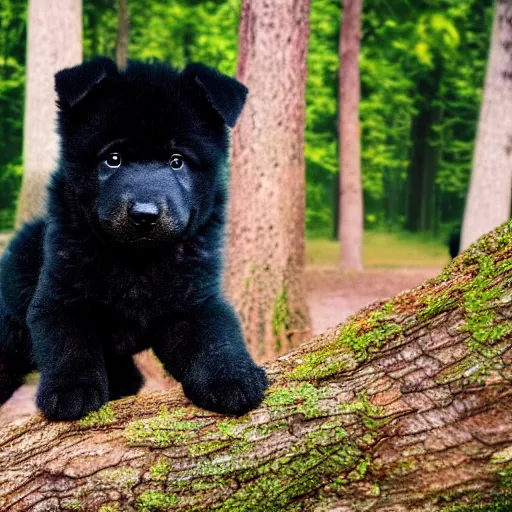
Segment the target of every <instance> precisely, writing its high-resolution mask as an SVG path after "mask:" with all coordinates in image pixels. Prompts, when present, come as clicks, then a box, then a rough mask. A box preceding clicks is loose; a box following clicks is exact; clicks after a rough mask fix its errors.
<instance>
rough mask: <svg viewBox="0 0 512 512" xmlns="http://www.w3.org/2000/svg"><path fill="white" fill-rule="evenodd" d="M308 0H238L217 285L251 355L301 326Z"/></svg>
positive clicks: (283, 344) (304, 318)
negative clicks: (239, 101) (221, 283)
mask: <svg viewBox="0 0 512 512" xmlns="http://www.w3.org/2000/svg"><path fill="white" fill-rule="evenodd" d="M308 33H309V0H281V1H279V2H267V1H265V0H247V1H244V2H243V6H242V18H241V24H240V29H239V50H238V71H237V77H238V79H239V80H240V81H241V82H242V83H244V84H246V85H247V87H248V88H249V97H248V102H247V105H246V106H245V109H244V112H243V114H242V117H241V119H240V121H239V124H238V127H237V128H236V129H235V132H234V135H233V155H232V178H231V189H232V194H231V195H232V198H231V203H230V211H229V220H230V222H229V238H228V258H227V259H228V271H227V273H226V288H227V291H228V294H229V296H230V297H231V299H232V300H233V302H234V304H235V307H236V309H237V311H238V313H239V314H240V316H241V319H242V323H243V327H244V332H245V336H246V341H247V344H248V346H249V349H250V351H251V352H252V354H253V356H254V357H256V358H257V359H260V360H261V359H269V358H272V357H274V356H275V355H276V354H281V353H285V352H287V351H289V349H290V348H291V347H293V346H297V345H298V344H299V343H300V342H301V341H302V340H303V339H304V338H305V336H307V335H308V334H309V325H310V321H309V314H308V311H307V305H306V301H305V292H304V280H303V267H304V260H305V248H304V215H305V164H304V117H305V85H306V53H307V42H308Z"/></svg>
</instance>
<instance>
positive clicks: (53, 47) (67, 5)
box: [17, 0, 82, 225]
mask: <svg viewBox="0 0 512 512" xmlns="http://www.w3.org/2000/svg"><path fill="white" fill-rule="evenodd" d="M81 60H82V2H81V0H30V1H29V7H28V28H27V82H26V93H25V94H26V95H25V120H24V136H23V165H24V170H23V184H22V188H21V195H20V199H19V204H18V216H17V224H18V225H20V224H21V223H23V222H24V221H26V220H29V219H31V218H33V217H34V216H36V215H38V214H40V213H42V211H43V209H44V204H45V196H46V185H47V182H48V178H49V176H50V173H51V172H52V171H53V169H54V167H55V162H56V159H57V153H58V139H57V133H56V131H55V122H56V112H57V110H56V106H55V99H56V97H55V92H54V89H53V85H54V84H53V75H54V74H55V73H56V72H57V71H59V70H60V69H62V68H66V67H70V66H74V65H75V64H78V63H80V61H81Z"/></svg>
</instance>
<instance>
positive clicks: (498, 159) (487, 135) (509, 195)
mask: <svg viewBox="0 0 512 512" xmlns="http://www.w3.org/2000/svg"><path fill="white" fill-rule="evenodd" d="M511 200H512V1H511V0H497V2H496V13H495V17H494V25H493V29H492V39H491V50H490V55H489V63H488V65H487V74H486V77H485V88H484V97H483V102H482V109H481V112H480V120H479V122H478V131H477V138H476V145H475V155H474V162H473V171H472V175H471V182H470V186H469V193H468V197H467V202H466V210H465V212H464V222H463V226H462V239H461V249H462V250H464V249H465V248H466V247H468V246H469V245H470V244H471V243H473V242H474V241H475V240H476V239H477V238H478V237H480V236H481V235H482V234H484V233H487V232H488V231H490V230H491V229H493V228H494V227H495V226H498V225H500V224H502V223H503V222H506V221H507V220H508V219H510V204H511Z"/></svg>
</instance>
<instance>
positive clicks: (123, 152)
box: [55, 58, 247, 245]
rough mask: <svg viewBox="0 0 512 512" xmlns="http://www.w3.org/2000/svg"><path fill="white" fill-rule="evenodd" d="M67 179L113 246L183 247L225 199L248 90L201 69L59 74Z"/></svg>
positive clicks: (83, 68) (106, 68) (101, 64)
mask: <svg viewBox="0 0 512 512" xmlns="http://www.w3.org/2000/svg"><path fill="white" fill-rule="evenodd" d="M55 88H56V91H57V95H58V106H59V118H58V120H59V132H60V136H61V166H60V173H61V175H63V177H64V181H65V183H66V186H67V187H68V188H70V189H71V191H72V192H71V195H72V196H73V200H72V201H68V202H67V204H68V207H71V208H78V209H79V210H80V211H81V212H82V213H83V214H85V216H86V217H87V219H88V221H89V222H90V223H91V225H92V226H93V228H94V229H95V231H96V232H97V233H98V234H99V235H100V236H101V237H102V238H104V239H106V240H111V241H116V242H122V243H130V244H135V245H154V244H160V243H166V242H175V241H178V240H180V239H182V238H183V237H184V236H187V235H189V234H191V233H193V232H194V231H195V230H197V228H198V227H200V226H201V225H203V224H204V223H205V222H207V220H208V218H209V216H210V215H211V213H212V211H213V209H214V207H215V204H216V202H218V201H219V200H220V198H222V197H223V196H224V184H225V168H226V164H227V159H228V151H229V129H228V128H232V127H233V126H234V125H235V123H236V121H237V119H238V117H239V115H240V113H241V111H242V108H243V105H244V103H245V98H246V95H247V89H246V88H245V87H244V86H243V85H242V84H240V83H239V82H237V81H236V80H235V79H233V78H230V77H228V76H226V75H223V74H221V73H218V72H217V71H214V70H213V69H211V68H209V67H207V66H204V65H201V64H189V65H188V66H187V67H186V68H185V69H184V70H183V71H181V72H179V71H177V70H175V69H174V68H171V67H170V66H166V65H163V64H142V63H136V62H131V63H129V64H128V66H127V68H126V69H125V70H124V71H119V70H118V69H117V67H116V66H115V64H114V63H113V62H112V61H111V60H110V59H106V58H96V59H93V60H91V61H88V62H86V63H84V64H81V65H79V66H76V67H74V68H70V69H64V70H62V71H60V72H59V73H57V74H56V76H55Z"/></svg>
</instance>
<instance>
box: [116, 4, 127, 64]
mask: <svg viewBox="0 0 512 512" xmlns="http://www.w3.org/2000/svg"><path fill="white" fill-rule="evenodd" d="M129 29H130V18H129V13H128V0H119V22H118V27H117V43H116V63H117V66H118V67H119V68H121V69H122V68H124V67H125V66H126V60H127V59H128V41H129Z"/></svg>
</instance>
